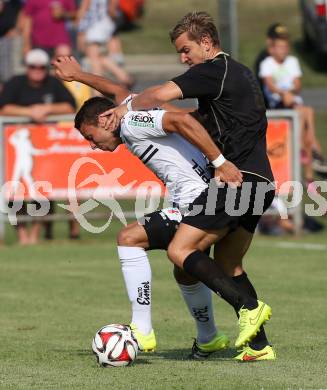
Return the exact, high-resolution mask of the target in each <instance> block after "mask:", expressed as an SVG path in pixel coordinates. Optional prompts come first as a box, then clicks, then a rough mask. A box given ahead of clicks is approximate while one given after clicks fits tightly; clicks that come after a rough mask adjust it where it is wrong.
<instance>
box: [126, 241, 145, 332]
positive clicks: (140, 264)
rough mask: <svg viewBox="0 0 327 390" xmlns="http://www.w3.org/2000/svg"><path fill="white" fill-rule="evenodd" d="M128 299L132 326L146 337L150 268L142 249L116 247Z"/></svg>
mask: <svg viewBox="0 0 327 390" xmlns="http://www.w3.org/2000/svg"><path fill="white" fill-rule="evenodd" d="M118 256H119V259H120V262H121V268H122V272H123V275H124V280H125V286H126V290H127V294H128V298H129V300H130V302H131V304H132V321H131V322H132V324H134V325H136V326H137V328H138V330H139V331H140V332H141V333H143V334H144V335H147V334H149V333H150V332H151V330H152V323H151V267H150V263H149V260H148V256H147V254H146V252H145V250H144V249H142V248H137V247H129V246H118Z"/></svg>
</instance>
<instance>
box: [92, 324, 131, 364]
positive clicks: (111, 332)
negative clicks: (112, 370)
mask: <svg viewBox="0 0 327 390" xmlns="http://www.w3.org/2000/svg"><path fill="white" fill-rule="evenodd" d="M92 350H93V352H94V354H95V356H96V358H97V361H98V363H99V365H100V366H101V367H123V366H128V365H130V364H131V363H132V362H133V361H134V360H135V358H136V356H137V351H138V345H137V341H136V339H135V338H134V336H133V334H132V331H131V328H130V327H129V326H127V325H121V324H110V325H106V326H104V327H102V328H101V329H99V330H98V331H97V332H96V334H95V336H94V338H93V341H92Z"/></svg>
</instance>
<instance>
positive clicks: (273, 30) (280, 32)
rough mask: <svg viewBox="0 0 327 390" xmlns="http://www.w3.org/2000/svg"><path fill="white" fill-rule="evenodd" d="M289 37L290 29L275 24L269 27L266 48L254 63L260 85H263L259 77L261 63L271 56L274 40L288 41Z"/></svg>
mask: <svg viewBox="0 0 327 390" xmlns="http://www.w3.org/2000/svg"><path fill="white" fill-rule="evenodd" d="M288 37H289V33H288V29H287V27H286V26H285V25H284V24H281V23H273V24H271V25H270V26H269V27H268V29H267V32H266V47H265V48H264V49H262V50H261V52H260V53H259V54H258V56H257V58H256V59H255V62H254V73H255V75H256V76H257V78H258V80H259V82H260V83H261V79H260V76H259V70H260V63H261V62H262V61H263V60H264V59H265V58H267V57H268V56H270V54H271V48H272V45H273V42H274V40H275V39H277V38H287V39H288ZM261 85H262V84H261Z"/></svg>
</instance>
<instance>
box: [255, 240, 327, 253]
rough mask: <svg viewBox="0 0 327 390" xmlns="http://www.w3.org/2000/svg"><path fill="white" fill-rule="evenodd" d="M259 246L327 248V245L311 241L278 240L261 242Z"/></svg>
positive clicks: (307, 248)
mask: <svg viewBox="0 0 327 390" xmlns="http://www.w3.org/2000/svg"><path fill="white" fill-rule="evenodd" d="M260 244H262V245H260V246H272V247H277V248H282V249H305V250H308V251H309V250H310V251H311V250H314V251H325V250H327V245H324V244H313V243H309V242H308V243H298V242H289V241H278V242H275V243H272V242H269V243H268V242H264V243H263V242H261V243H260Z"/></svg>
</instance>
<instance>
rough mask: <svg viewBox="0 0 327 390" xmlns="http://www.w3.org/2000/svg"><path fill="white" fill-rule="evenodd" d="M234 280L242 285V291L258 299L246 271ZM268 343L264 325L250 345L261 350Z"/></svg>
mask: <svg viewBox="0 0 327 390" xmlns="http://www.w3.org/2000/svg"><path fill="white" fill-rule="evenodd" d="M233 280H234V282H235V283H237V285H238V286H239V287H240V289H241V290H242V291H244V292H245V293H246V294H248V295H250V296H251V297H252V298H255V299H258V296H257V293H256V291H255V288H254V287H253V285H252V283H251V282H250V280H249V278H248V276H247V274H246V272H243V273H242V274H241V275H238V276H234V277H233ZM235 311H236V310H235ZM236 315H237V316H238V311H236ZM266 345H269V341H268V339H267V336H266V332H265V330H264V327H263V326H261V327H260V330H259V332H258V333H257V335H256V336H255V337H254V338H253V339H252V340H251V342H250V343H249V346H250V347H251V348H253V349H255V350H260V349H262V348H264V347H265V346H266Z"/></svg>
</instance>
